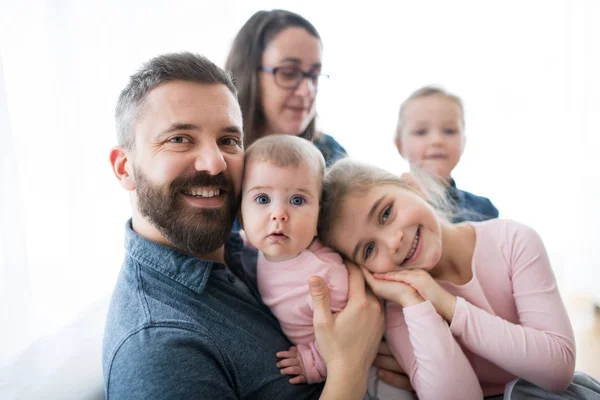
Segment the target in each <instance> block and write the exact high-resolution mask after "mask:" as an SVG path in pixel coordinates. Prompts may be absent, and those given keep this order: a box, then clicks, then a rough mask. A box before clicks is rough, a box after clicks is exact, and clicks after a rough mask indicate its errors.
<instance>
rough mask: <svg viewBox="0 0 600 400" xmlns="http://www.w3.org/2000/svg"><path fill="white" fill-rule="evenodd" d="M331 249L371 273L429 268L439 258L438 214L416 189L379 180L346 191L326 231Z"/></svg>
mask: <svg viewBox="0 0 600 400" xmlns="http://www.w3.org/2000/svg"><path fill="white" fill-rule="evenodd" d="M331 238H332V241H331V242H332V245H333V248H335V249H336V250H338V251H339V252H340V253H342V254H343V255H344V256H345V257H346V258H348V259H349V260H351V261H353V262H354V263H356V264H358V265H362V266H364V267H365V268H367V269H368V270H369V271H371V272H381V273H385V272H391V271H397V270H400V269H405V268H421V269H425V270H431V269H432V268H433V267H434V266H435V265H436V264H437V262H438V261H439V259H440V257H441V250H442V242H441V228H440V223H439V219H438V218H437V216H436V214H435V212H434V211H433V209H432V208H431V206H430V205H429V204H427V202H426V201H425V200H424V199H423V198H422V197H420V196H419V195H418V194H416V193H414V192H412V191H411V190H408V189H406V188H403V187H401V186H398V185H393V184H387V185H379V186H375V187H373V188H372V189H370V190H369V191H368V192H367V193H366V194H364V195H357V194H350V195H349V196H348V197H347V198H346V199H345V200H344V202H343V203H342V205H341V214H340V216H339V218H338V219H337V221H336V222H335V224H334V226H333V229H332V231H331Z"/></svg>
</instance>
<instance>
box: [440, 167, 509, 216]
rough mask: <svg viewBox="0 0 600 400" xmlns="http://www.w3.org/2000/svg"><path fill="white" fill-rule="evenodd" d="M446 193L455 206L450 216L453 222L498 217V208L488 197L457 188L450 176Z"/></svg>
mask: <svg viewBox="0 0 600 400" xmlns="http://www.w3.org/2000/svg"><path fill="white" fill-rule="evenodd" d="M446 195H447V196H448V198H449V199H450V201H451V202H452V204H453V206H454V207H455V210H454V212H455V215H453V218H452V222H454V223H457V222H463V221H487V220H488V219H493V218H498V209H497V208H496V207H495V206H494V204H492V202H491V201H490V199H488V198H487V197H482V196H476V195H474V194H472V193H469V192H465V191H464V190H460V189H458V188H457V187H456V182H454V179H452V178H450V186H449V187H448V189H447V190H446Z"/></svg>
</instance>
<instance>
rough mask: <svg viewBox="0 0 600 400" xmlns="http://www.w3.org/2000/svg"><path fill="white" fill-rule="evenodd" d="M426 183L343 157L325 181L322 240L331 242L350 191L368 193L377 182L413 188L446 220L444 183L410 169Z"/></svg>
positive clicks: (448, 208)
mask: <svg viewBox="0 0 600 400" xmlns="http://www.w3.org/2000/svg"><path fill="white" fill-rule="evenodd" d="M411 175H412V176H414V178H415V180H416V181H417V182H418V183H419V184H420V185H421V186H422V187H423V189H424V190H425V193H423V192H421V191H420V190H419V189H418V188H416V187H415V185H414V184H413V182H410V181H409V180H408V179H406V178H402V177H400V176H397V175H395V174H393V173H391V172H388V171H386V170H384V169H382V168H379V167H376V166H374V165H371V164H366V163H362V162H359V161H356V160H352V159H349V158H346V159H343V160H340V161H338V162H336V163H335V164H333V166H332V167H330V168H329V169H328V170H327V173H326V175H325V179H324V181H323V195H322V200H321V210H320V212H319V225H318V234H319V238H320V239H321V241H322V242H323V243H324V244H325V245H326V246H330V247H331V245H332V243H331V232H332V227H333V225H334V224H335V223H336V222H337V221H338V220H339V219H340V218H341V217H342V211H343V207H344V200H345V199H346V198H348V197H349V196H351V195H354V196H361V195H365V194H367V192H368V191H369V190H371V189H372V188H373V187H375V186H379V185H395V186H399V187H401V188H403V189H407V190H410V191H412V192H414V193H416V194H418V195H419V196H421V197H424V199H425V200H426V201H427V202H428V203H429V204H430V205H431V206H432V207H433V209H434V210H435V211H436V212H437V214H438V216H439V217H440V218H442V219H444V220H449V218H450V217H451V211H450V210H451V208H452V207H451V205H450V202H449V201H448V199H447V197H446V196H445V187H444V185H443V184H442V183H441V181H439V180H438V179H437V178H435V177H433V176H431V175H428V174H426V173H424V172H422V171H418V170H417V171H413V172H412V173H411Z"/></svg>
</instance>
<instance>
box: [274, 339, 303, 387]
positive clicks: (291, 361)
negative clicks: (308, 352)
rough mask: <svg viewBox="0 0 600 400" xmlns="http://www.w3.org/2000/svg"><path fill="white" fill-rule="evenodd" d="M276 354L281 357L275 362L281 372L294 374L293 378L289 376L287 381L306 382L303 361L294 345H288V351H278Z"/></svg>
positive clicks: (292, 382) (293, 382)
mask: <svg viewBox="0 0 600 400" xmlns="http://www.w3.org/2000/svg"><path fill="white" fill-rule="evenodd" d="M276 355H277V357H278V358H281V359H282V360H281V361H279V362H278V363H277V366H278V367H279V368H280V369H281V373H282V374H284V375H295V376H294V377H293V378H290V381H289V382H290V383H291V384H298V383H306V371H305V370H304V363H303V362H302V357H300V352H299V351H298V349H297V348H296V346H292V347H290V349H289V350H288V351H280V352H278V353H277V354H276Z"/></svg>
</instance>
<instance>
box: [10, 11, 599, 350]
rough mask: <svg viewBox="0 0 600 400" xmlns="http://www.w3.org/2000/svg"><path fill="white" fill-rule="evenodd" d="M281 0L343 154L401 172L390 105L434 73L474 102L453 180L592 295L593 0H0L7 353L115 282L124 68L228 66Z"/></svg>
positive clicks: (124, 206) (567, 281)
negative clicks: (314, 72) (314, 34)
mask: <svg viewBox="0 0 600 400" xmlns="http://www.w3.org/2000/svg"><path fill="white" fill-rule="evenodd" d="M334 3H335V4H334ZM274 7H279V8H287V9H290V10H293V11H296V12H299V13H301V14H303V15H305V16H306V17H307V18H308V19H309V20H311V21H312V22H313V23H314V24H315V25H316V27H317V29H319V31H320V33H321V35H322V38H323V42H324V66H325V70H326V72H328V73H329V74H330V75H331V76H332V78H331V80H330V81H329V82H328V84H326V85H323V87H322V89H321V93H320V97H319V115H320V120H319V122H320V124H321V126H322V128H323V129H324V130H326V131H327V132H328V133H330V134H332V135H333V136H334V137H335V138H336V139H338V141H339V142H340V143H342V144H343V145H344V146H345V147H346V148H347V149H348V151H349V152H350V153H351V154H352V155H353V156H356V157H358V158H361V159H364V160H368V161H372V162H374V163H377V164H379V165H381V166H383V167H386V168H388V169H391V170H395V171H398V172H402V171H404V170H406V168H407V167H406V164H405V163H404V162H403V161H401V160H400V158H399V156H398V155H397V153H396V151H395V148H394V146H393V142H392V137H393V134H394V127H395V121H396V114H397V110H398V106H399V104H400V102H401V101H402V99H403V98H405V97H406V96H407V95H408V94H409V93H410V92H411V91H412V90H414V89H416V88H417V87H419V86H421V85H424V84H428V83H437V84H442V85H444V86H445V87H446V88H447V89H449V90H451V91H453V92H456V93H457V94H458V95H460V96H461V97H462V98H463V100H464V102H465V104H466V110H467V114H466V119H467V136H468V142H467V148H466V152H465V155H464V158H463V160H462V161H461V163H460V165H459V167H458V168H457V170H456V173H455V178H456V180H457V182H458V184H459V186H461V187H463V188H464V189H466V190H471V191H473V192H475V193H477V194H482V195H485V196H488V197H490V198H491V199H492V200H493V201H494V203H495V204H496V205H497V206H498V208H499V209H500V211H501V214H502V216H504V217H510V218H514V219H517V220H520V221H523V222H525V223H528V224H530V225H532V226H533V227H535V228H536V229H537V230H538V231H539V232H540V233H541V235H542V237H543V238H544V239H545V241H546V244H547V246H548V248H549V251H550V254H551V256H552V259H553V261H554V263H555V269H556V272H557V275H558V276H559V278H560V279H561V285H563V286H564V287H565V288H566V289H565V290H567V289H568V290H578V291H581V292H584V293H590V294H596V295H597V296H598V297H599V298H600V293H599V290H600V289H598V283H597V282H600V272H598V271H600V268H599V266H598V261H597V260H598V259H599V256H600V254H599V250H598V246H597V244H596V238H598V237H600V227H599V225H600V224H599V223H600V212H599V211H598V207H597V206H596V203H597V201H598V198H599V197H600V179H599V177H600V175H599V171H600V165H599V161H598V160H599V159H600V158H599V157H598V155H597V149H599V148H600V135H599V134H598V129H597V119H598V110H600V78H599V76H600V75H599V74H598V71H600V56H599V52H598V49H599V48H600V34H599V29H600V28H599V27H600V3H598V2H596V1H594V0H579V1H575V0H574V1H566V0H564V1H560V0H554V1H549V0H529V1H505V2H502V3H492V2H480V1H475V0H473V1H454V2H446V1H441V0H440V1H426V2H414V1H400V2H392V3H390V2H387V1H383V0H382V1H379V0H376V1H369V2H346V3H343V4H342V3H337V2H323V1H317V0H311V1H309V0H306V1H277V2H275V1H260V0H256V1H245V0H218V1H217V0H214V1H197V0H193V1H192V0H180V1H177V2H172V1H166V0H164V1H163V0H146V1H140V0H131V1H127V2H124V1H120V0H119V1H117V0H105V1H100V0H88V1H83V2H82V1H76V0H62V1H58V0H47V1H45V0H25V1H23V2H10V1H8V0H2V4H1V9H0V10H1V11H0V54H1V56H2V61H3V69H2V70H0V139H1V142H0V157H1V160H2V174H1V178H0V179H1V181H0V183H1V190H2V192H1V193H0V201H1V203H0V204H1V206H2V209H1V210H0V218H1V220H0V262H1V264H0V289H1V290H2V292H1V298H0V300H1V302H2V306H1V307H0V312H1V314H0V320H1V321H3V329H1V330H0V356H1V357H2V361H7V360H9V359H11V358H12V357H13V356H14V355H15V354H16V353H17V352H18V351H19V350H22V349H23V348H24V347H25V346H26V345H27V344H28V343H31V342H32V341H33V340H34V339H36V338H38V337H40V336H42V335H45V334H48V333H51V332H54V331H56V330H58V329H60V328H61V327H62V326H64V325H66V324H68V323H69V322H70V321H72V320H73V319H74V318H75V317H76V316H77V315H78V314H79V313H81V312H82V311H84V310H86V308H87V307H88V306H90V305H91V304H92V303H94V302H96V301H98V300H102V299H105V298H106V297H107V296H108V295H109V294H110V291H111V290H112V286H113V284H114V281H115V279H116V276H117V274H118V271H119V269H120V265H121V261H122V255H123V244H122V242H123V241H122V238H123V225H124V223H125V221H126V219H127V218H128V216H129V213H130V211H129V202H128V196H127V193H125V192H124V191H123V190H122V189H121V188H120V187H119V185H118V184H117V182H116V181H115V179H114V178H113V176H112V173H111V171H110V167H109V163H108V152H109V149H110V147H111V146H112V145H113V144H114V143H115V133H114V129H113V108H114V104H115V100H116V98H117V95H118V93H119V91H120V90H121V89H122V87H123V86H124V85H125V83H126V81H127V78H128V76H129V75H130V74H131V73H133V72H134V71H135V69H136V68H137V67H138V66H139V65H140V64H141V63H142V62H144V61H145V60H147V59H148V58H150V57H152V56H154V55H157V54H159V53H163V52H168V51H180V50H191V51H195V52H200V53H203V54H205V55H207V56H208V57H209V58H211V59H212V60H214V61H215V62H217V63H218V64H221V65H222V64H223V63H224V60H225V57H226V54H227V50H228V47H229V45H230V43H231V40H232V39H233V36H234V35H235V33H236V31H237V30H238V29H239V28H240V27H241V25H242V24H243V22H244V21H245V20H246V19H247V18H248V17H249V16H250V15H251V14H252V13H253V12H254V11H256V10H258V9H270V8H274ZM2 76H3V79H1V78H2ZM2 82H3V83H2ZM6 327H8V329H6Z"/></svg>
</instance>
